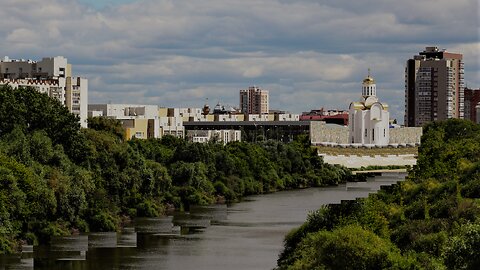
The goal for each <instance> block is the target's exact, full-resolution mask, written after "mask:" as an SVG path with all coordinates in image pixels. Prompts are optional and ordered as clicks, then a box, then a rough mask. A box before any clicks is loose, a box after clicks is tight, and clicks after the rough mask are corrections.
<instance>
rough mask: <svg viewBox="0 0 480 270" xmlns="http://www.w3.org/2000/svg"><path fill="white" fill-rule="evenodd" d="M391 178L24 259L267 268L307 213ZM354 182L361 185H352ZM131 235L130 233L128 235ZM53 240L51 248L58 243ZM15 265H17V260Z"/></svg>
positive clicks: (176, 219)
mask: <svg viewBox="0 0 480 270" xmlns="http://www.w3.org/2000/svg"><path fill="white" fill-rule="evenodd" d="M391 176H392V177H391V178H388V177H389V176H385V177H387V178H388V179H385V177H380V178H378V180H379V181H376V179H377V178H372V179H369V181H367V182H361V183H357V184H356V183H349V184H339V185H338V186H330V187H323V188H308V189H296V190H288V191H280V192H276V193H269V194H265V195H252V196H247V197H245V198H244V200H242V201H241V202H239V203H233V204H231V205H229V206H228V207H227V206H225V205H213V206H198V207H193V208H192V209H191V211H190V212H189V213H188V214H186V213H178V215H177V216H172V217H164V218H147V219H142V221H141V222H140V223H138V224H136V222H135V221H134V224H135V225H136V227H135V229H132V230H130V231H128V232H127V233H126V235H128V238H127V239H133V238H136V241H135V243H137V245H136V246H132V245H131V244H129V243H132V242H124V241H123V240H122V242H115V241H117V240H116V239H119V240H120V239H125V236H126V235H124V234H123V233H117V234H116V235H117V236H116V237H114V236H115V234H114V235H112V234H111V233H93V234H91V235H92V237H90V236H89V237H88V239H85V238H81V237H79V238H78V242H70V243H71V245H63V248H64V249H69V250H72V251H73V249H75V247H77V250H85V252H84V255H85V257H84V258H80V257H79V256H80V255H81V253H80V252H79V251H78V252H77V253H70V254H78V257H76V258H77V259H80V260H74V258H70V259H69V258H66V257H62V256H64V255H65V254H66V253H61V252H57V253H55V252H52V251H48V250H45V249H44V248H42V252H43V253H42V254H49V257H48V256H44V257H42V258H38V257H36V255H35V253H32V254H31V255H30V257H29V258H32V260H34V261H35V262H37V263H36V269H65V268H74V267H75V268H76V269H80V270H90V269H98V268H103V269H110V268H113V267H115V268H119V269H124V268H132V267H134V268H136V269H165V270H172V269H185V270H190V269H192V270H193V269H210V270H217V269H218V270H220V269H222V270H223V269H231V270H256V269H272V268H273V267H275V264H276V260H277V258H278V254H279V252H280V251H281V249H282V243H283V239H284V237H285V235H286V234H287V233H288V232H289V231H290V230H291V229H293V228H295V227H298V226H300V225H301V224H302V223H303V221H304V220H305V218H306V217H307V216H308V214H309V213H310V212H312V211H314V210H315V209H317V208H318V207H319V206H321V205H324V204H329V203H340V202H341V201H342V200H353V199H355V198H357V197H364V196H368V194H371V193H374V192H376V191H377V190H378V189H379V188H380V186H381V185H389V184H391V183H394V182H396V181H398V180H400V181H401V180H403V178H401V176H400V175H398V174H397V175H396V176H395V174H392V175H391ZM399 177H400V178H399ZM389 182H390V183H389ZM358 184H359V185H361V187H358V186H356V185H358ZM192 225H193V226H195V225H198V226H200V225H202V226H205V227H204V228H202V229H196V230H194V229H192V230H184V229H181V228H179V227H181V226H186V227H188V226H192ZM198 226H197V228H198ZM132 232H136V236H135V237H134V236H133V234H132ZM67 239H71V238H67ZM114 239H115V240H114ZM57 240H59V241H58V242H56V243H55V244H54V246H55V247H59V243H65V241H63V240H60V239H58V238H57V239H56V241H57ZM72 241H73V240H72ZM73 243H77V244H73ZM82 245H83V246H82ZM56 249H57V250H58V248H56ZM59 259H61V260H59ZM0 261H1V260H0ZM16 262H17V263H20V260H17V261H16ZM12 263H13V262H12ZM42 264H43V265H44V266H43V268H42V266H41V265H42ZM12 267H13V266H12ZM0 268H1V267H0Z"/></svg>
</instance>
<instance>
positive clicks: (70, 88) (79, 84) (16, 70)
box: [0, 56, 88, 127]
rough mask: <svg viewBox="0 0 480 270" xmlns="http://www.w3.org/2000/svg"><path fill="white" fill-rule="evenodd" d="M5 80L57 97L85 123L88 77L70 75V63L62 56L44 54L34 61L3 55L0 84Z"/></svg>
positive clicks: (17, 85) (0, 65) (4, 82)
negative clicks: (45, 56) (44, 55)
mask: <svg viewBox="0 0 480 270" xmlns="http://www.w3.org/2000/svg"><path fill="white" fill-rule="evenodd" d="M5 84H8V85H10V86H12V87H14V88H16V87H33V88H35V89H36V90H37V91H39V92H41V93H45V94H47V95H48V96H50V97H52V98H55V99H57V100H59V101H60V103H62V104H63V105H65V106H66V107H67V108H68V109H69V111H70V112H72V113H73V114H75V115H78V116H79V117H80V124H81V125H82V127H87V110H88V80H87V79H85V78H80V77H72V66H71V64H68V62H67V59H66V58H65V57H63V56H56V57H47V58H43V59H42V60H41V61H38V62H37V61H33V60H25V59H19V60H17V59H9V58H8V57H5V58H4V59H3V60H2V61H0V85H5Z"/></svg>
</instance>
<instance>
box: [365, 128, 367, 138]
mask: <svg viewBox="0 0 480 270" xmlns="http://www.w3.org/2000/svg"><path fill="white" fill-rule="evenodd" d="M367 133H368V132H367V129H365V138H366V137H367Z"/></svg>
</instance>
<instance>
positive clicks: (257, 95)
mask: <svg viewBox="0 0 480 270" xmlns="http://www.w3.org/2000/svg"><path fill="white" fill-rule="evenodd" d="M240 109H241V111H242V113H244V114H268V112H269V103H268V90H262V89H260V88H258V87H256V86H251V87H249V88H248V89H246V90H240Z"/></svg>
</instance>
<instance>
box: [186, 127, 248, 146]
mask: <svg viewBox="0 0 480 270" xmlns="http://www.w3.org/2000/svg"><path fill="white" fill-rule="evenodd" d="M187 138H188V139H189V140H190V141H192V142H198V143H206V142H210V141H216V142H222V143H223V144H224V145H225V144H227V143H229V142H236V141H238V142H240V141H242V132H241V131H240V130H233V129H230V130H189V131H187Z"/></svg>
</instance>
